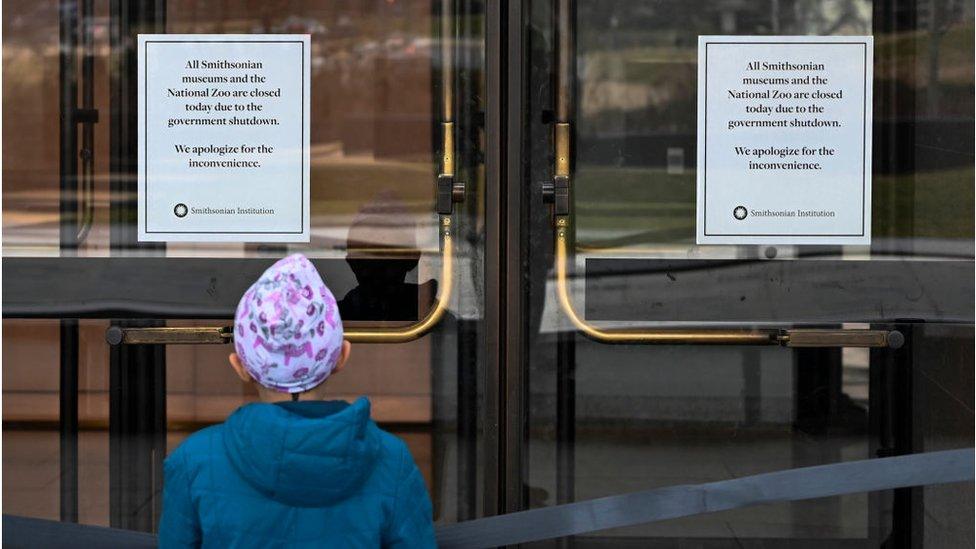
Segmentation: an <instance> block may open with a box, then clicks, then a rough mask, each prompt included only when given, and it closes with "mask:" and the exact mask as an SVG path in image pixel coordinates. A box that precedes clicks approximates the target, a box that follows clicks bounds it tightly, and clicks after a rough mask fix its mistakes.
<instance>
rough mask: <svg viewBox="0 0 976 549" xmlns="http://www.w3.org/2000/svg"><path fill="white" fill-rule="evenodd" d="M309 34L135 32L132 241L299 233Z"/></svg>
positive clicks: (263, 238)
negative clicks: (135, 218) (135, 215)
mask: <svg viewBox="0 0 976 549" xmlns="http://www.w3.org/2000/svg"><path fill="white" fill-rule="evenodd" d="M310 57H311V52H310V49H309V35H307V34H274V35H251V34H248V35H236V34H230V35H228V34H141V35H139V79H138V80H139V240H142V241H192V242H204V241H223V242H227V241H249V242H308V240H309V150H308V146H309V82H310V78H309V67H310V64H309V58H310Z"/></svg>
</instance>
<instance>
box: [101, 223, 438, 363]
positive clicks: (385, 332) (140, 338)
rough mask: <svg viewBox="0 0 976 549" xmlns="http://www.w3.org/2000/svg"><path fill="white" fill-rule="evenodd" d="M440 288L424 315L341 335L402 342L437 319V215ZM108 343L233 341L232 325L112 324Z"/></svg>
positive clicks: (421, 332) (368, 340)
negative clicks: (412, 320) (404, 323)
mask: <svg viewBox="0 0 976 549" xmlns="http://www.w3.org/2000/svg"><path fill="white" fill-rule="evenodd" d="M440 232H441V242H442V243H443V244H442V248H441V249H442V255H441V277H440V283H441V289H440V293H439V294H438V296H437V302H436V303H435V304H434V306H433V308H431V310H430V311H429V312H428V313H427V315H426V316H424V318H422V319H420V320H419V321H417V322H415V323H413V324H409V325H407V326H401V327H393V328H358V329H357V328H351V329H348V330H345V338H346V339H347V340H349V341H351V342H354V343H406V342H408V341H413V340H415V339H420V338H421V337H423V336H424V335H426V334H427V333H428V332H430V331H431V329H433V328H434V327H435V326H437V323H438V322H440V320H441V318H442V317H443V316H444V313H445V312H447V306H448V303H449V302H450V300H451V293H452V291H453V280H454V244H453V239H452V238H451V217H450V216H444V217H442V218H441V226H440ZM105 340H106V341H107V342H108V343H109V344H110V345H122V344H132V345H207V344H223V343H231V342H233V341H234V327H233V326H201V327H196V326H189V327H166V328H123V327H121V326H112V327H110V328H109V329H108V330H107V331H106V332H105Z"/></svg>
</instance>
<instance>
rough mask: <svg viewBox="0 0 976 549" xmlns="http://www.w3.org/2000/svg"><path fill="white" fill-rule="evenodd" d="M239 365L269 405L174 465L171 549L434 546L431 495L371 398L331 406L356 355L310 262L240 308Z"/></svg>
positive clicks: (166, 542) (190, 445) (167, 502)
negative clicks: (332, 385)
mask: <svg viewBox="0 0 976 549" xmlns="http://www.w3.org/2000/svg"><path fill="white" fill-rule="evenodd" d="M234 324H235V328H234V346H235V349H236V351H237V352H236V353H233V354H231V355H230V364H231V366H232V367H233V369H234V371H235V372H237V375H238V376H240V378H241V379H242V380H244V381H245V382H248V383H257V384H258V393H259V395H260V397H261V400H262V402H260V403H253V404H248V405H246V406H242V407H240V408H238V409H237V411H235V412H234V413H233V414H231V416H230V417H229V418H227V421H226V422H224V423H222V424H220V425H215V426H213V427H208V428H206V429H203V430H201V431H199V432H197V433H195V434H194V435H193V436H191V437H190V438H188V439H187V440H186V441H185V442H184V443H183V444H181V445H180V447H179V448H177V449H176V450H175V451H174V452H173V454H172V455H170V456H169V457H168V458H167V459H166V465H165V471H164V474H165V476H164V478H165V488H164V491H163V516H162V520H161V522H160V525H159V545H160V547H164V548H165V547H200V546H206V547H222V548H223V547H380V546H383V547H434V546H435V541H434V530H433V524H432V518H431V517H432V512H431V504H430V498H429V497H428V495H427V489H426V487H425V486H424V480H423V478H422V477H421V475H420V471H419V470H418V469H417V466H416V465H415V464H414V462H413V458H412V457H411V456H410V452H409V451H408V450H407V447H406V445H405V444H404V443H403V442H402V441H401V440H400V439H398V438H396V437H395V436H393V435H391V434H389V433H386V432H384V431H382V430H380V428H379V427H377V426H376V424H375V423H373V421H372V420H371V419H370V417H369V400H367V399H365V398H360V399H359V400H357V401H356V402H354V403H352V404H348V403H346V402H342V401H329V400H324V394H323V393H324V390H323V388H324V382H325V380H326V379H328V377H329V376H330V375H331V374H334V373H336V372H338V371H340V370H341V369H342V367H343V365H345V363H346V360H347V359H348V358H349V352H350V344H349V342H348V341H344V340H343V339H342V321H341V320H340V319H339V315H338V309H337V307H336V301H335V298H334V297H333V296H332V293H331V292H330V291H329V289H328V288H327V287H326V286H325V283H323V282H322V278H321V277H320V276H319V274H318V272H317V271H316V270H315V267H314V266H312V264H311V263H310V262H309V261H308V259H306V258H305V257H304V256H302V255H300V254H296V255H292V256H290V257H287V258H285V259H282V260H281V261H279V262H277V263H275V264H274V265H273V266H272V267H271V268H270V269H268V270H267V271H265V273H264V274H263V275H262V276H261V278H259V279H258V281H257V282H255V283H254V284H253V285H252V286H251V287H250V289H248V291H247V292H246V293H245V294H244V297H243V298H241V302H240V304H239V305H238V306H237V315H236V318H235V323H234Z"/></svg>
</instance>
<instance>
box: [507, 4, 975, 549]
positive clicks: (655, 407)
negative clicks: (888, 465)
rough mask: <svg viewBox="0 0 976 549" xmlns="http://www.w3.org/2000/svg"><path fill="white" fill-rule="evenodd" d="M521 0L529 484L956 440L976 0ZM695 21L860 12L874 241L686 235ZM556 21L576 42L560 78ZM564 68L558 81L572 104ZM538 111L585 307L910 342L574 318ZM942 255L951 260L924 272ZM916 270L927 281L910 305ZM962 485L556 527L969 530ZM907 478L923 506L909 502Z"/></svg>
mask: <svg viewBox="0 0 976 549" xmlns="http://www.w3.org/2000/svg"><path fill="white" fill-rule="evenodd" d="M538 4H542V3H533V6H532V9H531V10H529V12H528V16H527V18H526V37H527V38H526V39H527V45H526V51H527V54H526V55H527V56H528V59H527V64H528V65H529V66H531V67H532V71H530V73H528V74H527V75H526V78H527V79H528V82H527V85H526V90H528V92H527V102H528V105H527V114H526V117H525V124H526V127H525V131H526V134H527V136H526V147H525V151H526V155H527V157H528V163H529V166H528V170H527V171H528V173H529V175H528V176H527V177H526V181H527V182H532V183H533V184H532V185H531V186H529V185H526V186H527V187H531V189H530V190H527V191H526V194H525V195H524V196H525V197H526V198H525V199H526V200H527V201H528V203H529V213H528V216H529V218H528V222H527V232H528V235H527V237H526V243H527V244H526V245H527V247H528V252H527V255H526V257H528V258H531V261H530V266H529V269H528V275H527V277H528V281H529V282H528V294H529V299H528V301H529V311H528V314H527V315H526V317H527V318H528V319H529V323H530V326H529V334H530V339H529V341H530V345H529V346H528V349H527V350H526V356H527V361H526V363H527V365H526V369H525V371H524V373H523V375H524V376H525V377H526V378H527V379H528V383H527V385H526V390H527V391H528V395H527V397H526V400H525V402H527V403H528V404H527V405H528V412H527V413H528V418H527V420H526V425H527V428H526V433H525V444H526V450H525V453H526V455H527V466H526V467H527V470H526V471H525V474H524V478H525V481H526V484H527V488H526V490H525V494H526V496H525V501H524V502H523V504H524V505H525V506H526V507H533V508H534V507H543V506H551V505H556V504H558V503H564V502H568V501H579V500H586V499H591V498H596V497H601V496H608V495H613V494H618V493H621V492H632V491H637V490H642V489H651V488H655V487H665V486H672V485H681V484H697V483H704V482H710V481H718V480H725V479H731V478H738V477H743V476H748V475H752V474H758V473H762V472H770V471H777V470H783V469H790V468H795V467H803V466H811V465H821V464H828V463H834V462H838V461H845V460H858V459H867V458H871V457H876V456H883V455H891V454H901V453H912V452H921V451H926V450H937V449H948V448H966V447H971V446H972V445H973V437H972V430H973V412H972V407H971V403H972V397H971V395H970V394H969V392H970V391H969V388H970V387H971V386H972V383H973V372H972V368H971V366H970V363H971V361H972V360H973V358H972V357H973V309H972V303H971V302H972V299H973V295H974V290H973V281H972V276H971V271H972V269H973V236H974V231H973V189H974V185H973V181H974V164H973V159H972V156H971V154H970V153H969V152H968V151H970V148H971V147H972V131H971V130H972V126H973V122H974V116H973V100H974V89H973V83H974V73H973V47H972V42H973V31H974V23H973V21H974V18H973V11H972V6H962V5H959V4H953V3H948V2H918V3H904V2H900V1H897V0H885V1H878V2H874V3H871V2H866V1H858V0H854V1H838V2H826V1H824V2H819V1H817V2H803V1H785V0H780V1H775V0H773V1H770V2H737V1H722V2H676V1H640V2H634V1H626V0H620V1H589V0H575V1H558V0H556V1H553V2H550V3H545V5H538ZM567 11H568V16H567V17H565V21H566V22H567V23H566V24H563V25H561V23H560V20H561V15H563V14H565V13H567ZM711 34H716V35H717V34H727V35H743V36H747V35H855V34H858V35H874V38H875V65H874V74H875V79H874V89H875V92H874V113H873V122H874V147H875V149H874V150H875V153H874V154H875V161H874V170H873V181H874V196H873V209H874V213H873V233H874V238H873V244H872V245H871V246H870V247H866V246H858V247H855V246H844V247H841V246H832V247H828V246H755V245H749V246H745V245H742V246H698V245H696V244H695V215H696V212H695V208H696V202H695V199H696V195H695V192H696V190H695V185H696V159H697V151H696V146H697V136H696V128H697V114H696V113H697V106H696V98H697V85H698V82H697V74H698V73H697V71H698V67H697V43H698V36H699V35H711ZM562 45H568V47H569V48H570V52H571V54H570V55H569V56H568V57H569V59H571V62H570V63H569V69H568V72H569V75H568V76H569V77H568V85H566V86H565V87H560V86H559V84H560V77H559V75H560V71H559V60H560V59H561V58H562V56H561V55H560V53H559V48H560V47H561V46H562ZM561 92H562V93H566V94H568V95H569V96H570V97H571V98H572V99H571V101H570V105H569V108H568V109H565V114H563V113H561V110H562V109H560V105H559V103H558V101H557V97H559V94H560V93H561ZM553 122H560V123H568V124H569V126H570V128H571V132H572V145H571V148H570V155H571V162H570V164H571V167H572V170H571V172H570V175H571V177H570V189H571V192H570V197H571V204H570V213H569V215H568V216H566V217H564V218H563V219H562V220H561V221H563V222H565V225H560V227H563V226H565V227H566V229H565V232H566V235H567V237H566V239H567V241H568V242H569V251H568V258H567V259H566V261H567V263H568V266H567V270H568V273H569V275H568V282H567V283H566V285H567V288H566V292H567V294H568V301H569V302H570V306H574V307H575V311H576V313H575V314H578V315H579V317H581V319H582V320H580V321H579V322H582V323H588V324H590V325H591V326H596V327H598V328H601V329H604V330H612V329H615V328H628V329H630V330H637V331H645V332H653V331H655V330H661V329H663V328H675V327H681V328H702V327H706V328H716V329H728V328H742V329H754V328H769V329H787V328H793V327H805V328H815V327H821V328H823V327H831V328H838V329H839V328H846V329H868V328H874V329H891V328H897V329H898V330H900V331H901V332H902V333H903V334H905V335H906V339H907V340H908V345H907V346H906V347H903V348H902V349H899V350H891V349H844V350H841V349H839V348H826V349H790V348H781V347H778V346H743V347H740V346H722V345H715V346H705V345H697V346H696V345H683V346H666V345H664V346H662V345H638V344H615V345H609V344H607V343H605V342H601V341H600V340H599V339H600V337H599V336H597V337H593V338H590V337H585V336H583V335H581V334H580V333H579V332H578V331H577V329H576V327H575V326H574V323H573V321H572V318H571V316H572V314H574V313H572V311H568V310H567V307H568V305H567V303H566V300H564V299H562V298H561V296H560V294H559V292H560V291H561V290H562V289H563V288H562V287H561V286H560V282H559V280H558V277H557V268H558V267H557V263H558V262H559V261H560V256H559V255H558V254H556V253H554V251H553V250H554V246H555V231H554V225H553V218H552V217H551V208H552V206H551V205H549V204H547V203H544V202H543V200H542V198H541V196H540V195H541V193H539V187H538V183H537V182H540V181H546V180H549V181H551V180H552V177H553V174H554V159H555V158H556V156H557V155H558V153H557V152H556V151H557V149H555V147H556V143H555V142H554V141H555V139H556V136H558V133H557V131H556V130H555V129H554V126H553ZM554 153H555V154H554ZM560 230H561V229H560ZM733 260H734V261H733ZM950 271H951V272H954V273H957V274H955V275H948V276H946V277H945V278H943V276H944V275H947V274H948V273H949V272H950ZM940 273H941V274H940ZM913 291H914V292H915V293H914V294H911V292H913ZM909 294H911V295H913V296H917V297H922V296H924V298H923V299H925V300H926V302H925V303H921V302H914V303H913V304H909V303H908V301H906V296H907V295H909ZM952 303H958V304H959V305H958V306H953V305H952ZM905 319H912V320H905ZM936 395H940V396H936ZM968 489H971V485H963V486H959V485H955V486H954V487H947V488H942V487H931V488H925V489H924V490H922V491H914V492H912V491H905V490H901V491H896V492H884V493H871V494H856V495H850V496H843V497H834V498H825V499H819V500H813V501H801V502H792V503H783V504H777V505H767V506H762V507H755V508H745V509H738V510H734V511H729V512H723V513H712V514H708V515H702V516H695V517H688V518H686V519H676V520H669V521H663V522H659V523H654V524H647V525H642V526H635V527H631V528H624V529H618V530H613V531H606V532H597V533H591V534H586V535H581V536H576V537H575V538H574V539H573V540H572V545H573V546H574V547H631V546H633V547H658V546H660V547H672V546H694V547H741V546H750V545H753V544H756V545H762V546H776V547H801V546H802V547H807V546H817V547H820V546H823V547H845V546H852V547H853V546H857V547H877V546H879V545H882V544H888V543H898V542H897V541H894V540H902V542H905V540H913V545H912V546H915V545H918V546H932V547H938V546H942V545H943V544H948V545H957V544H958V545H966V544H967V543H970V542H971V540H972V539H973V529H972V525H971V524H970V521H969V519H968V517H969V513H971V512H972V505H973V504H972V498H971V497H969V496H968V495H966V494H965V492H966V490H968ZM922 492H924V496H921V495H920V494H921V493H922ZM912 494H914V495H912ZM912 497H914V498H915V499H911V501H912V502H913V503H912V505H919V506H918V507H916V508H914V509H912V510H909V509H908V504H907V503H906V502H907V501H909V498H912ZM919 497H921V498H922V499H918V498H919ZM919 501H921V503H918V502H919ZM950 502H951V503H950ZM936 509H938V511H936ZM936 514H937V515H938V517H939V518H938V520H944V521H945V526H944V527H940V526H936V525H935V519H934V518H933V517H934V515H936ZM540 546H541V544H540Z"/></svg>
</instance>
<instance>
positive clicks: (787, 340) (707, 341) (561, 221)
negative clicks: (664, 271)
mask: <svg viewBox="0 0 976 549" xmlns="http://www.w3.org/2000/svg"><path fill="white" fill-rule="evenodd" d="M568 230H569V220H568V219H567V218H566V217H565V216H560V217H558V218H557V219H556V292H557V293H558V297H559V304H560V307H561V308H562V310H563V313H564V314H565V315H566V316H567V317H568V318H569V320H570V322H572V323H573V326H575V327H576V329H577V330H579V331H580V332H582V333H583V334H584V335H586V336H587V337H589V338H590V339H593V340H595V341H599V342H602V343H623V344H627V343H629V344H644V345H782V346H784V347H889V348H893V349H897V348H899V347H901V346H902V345H903V344H904V343H905V338H904V336H902V334H901V332H898V331H896V330H892V331H888V330H821V329H812V328H795V329H760V330H734V329H733V330H717V329H703V330H693V329H692V330H686V329H682V330H672V329H663V330H651V329H605V328H600V327H598V326H595V325H593V324H591V323H589V322H587V321H586V320H584V319H583V317H581V316H580V315H579V313H577V312H576V308H575V307H574V306H573V301H572V298H571V297H570V292H569V280H568V276H567V272H566V271H567V268H568V264H569V253H568V250H567V244H566V238H567V234H566V231H568Z"/></svg>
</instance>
